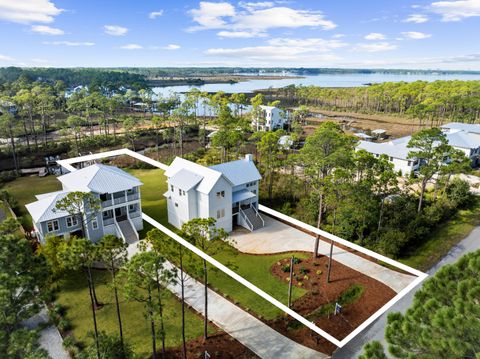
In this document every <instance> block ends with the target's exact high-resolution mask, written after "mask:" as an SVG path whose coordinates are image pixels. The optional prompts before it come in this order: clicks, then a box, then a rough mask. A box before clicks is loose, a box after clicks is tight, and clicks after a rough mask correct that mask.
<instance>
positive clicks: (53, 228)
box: [47, 219, 60, 232]
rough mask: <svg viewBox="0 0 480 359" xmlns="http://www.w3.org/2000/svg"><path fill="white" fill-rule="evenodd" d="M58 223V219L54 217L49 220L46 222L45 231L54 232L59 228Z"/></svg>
mask: <svg viewBox="0 0 480 359" xmlns="http://www.w3.org/2000/svg"><path fill="white" fill-rule="evenodd" d="M59 228H60V227H59V225H58V221H57V220H56V219H55V220H53V221H49V222H47V231H48V232H54V231H58V230H59Z"/></svg>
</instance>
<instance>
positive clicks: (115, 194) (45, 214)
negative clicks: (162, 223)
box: [26, 164, 143, 243]
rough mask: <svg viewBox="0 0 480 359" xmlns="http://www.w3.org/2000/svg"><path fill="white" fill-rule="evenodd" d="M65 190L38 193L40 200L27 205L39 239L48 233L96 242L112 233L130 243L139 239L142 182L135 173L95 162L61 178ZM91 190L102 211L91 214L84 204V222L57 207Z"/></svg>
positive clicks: (141, 225) (141, 227)
mask: <svg viewBox="0 0 480 359" xmlns="http://www.w3.org/2000/svg"><path fill="white" fill-rule="evenodd" d="M58 180H59V181H60V182H61V183H62V187H63V188H62V190H61V191H57V192H51V193H45V194H40V195H37V196H36V197H37V201H36V202H33V203H29V204H27V205H26V207H27V210H28V212H29V213H30V215H31V216H32V219H33V226H34V228H35V232H36V234H37V235H38V237H39V239H40V241H42V242H43V241H44V240H45V238H46V237H47V236H49V235H52V236H63V237H69V236H71V235H77V236H82V237H85V238H88V239H90V240H91V241H92V242H97V241H98V240H100V239H101V238H102V237H103V236H104V235H106V234H113V235H115V236H117V237H119V238H123V240H124V241H125V242H127V243H131V242H133V241H135V240H138V233H137V231H139V230H141V229H143V220H142V208H141V201H140V186H141V185H142V182H140V181H139V180H138V179H137V178H135V177H134V176H132V175H130V174H128V173H127V172H125V171H123V170H121V169H119V168H117V167H114V166H105V165H101V164H94V165H91V166H88V167H85V168H82V169H79V170H77V171H75V172H71V173H68V174H66V175H63V176H60V177H58ZM78 191H79V192H90V193H93V194H94V195H95V197H97V198H98V199H99V200H100V204H101V210H100V211H99V212H98V213H92V212H91V211H90V210H89V208H88V206H85V208H84V213H83V219H84V223H85V233H82V223H81V222H80V221H79V219H78V218H77V217H75V216H72V215H70V214H69V213H67V212H64V211H59V210H57V209H56V204H57V203H58V201H60V200H61V199H62V198H64V197H65V196H67V195H68V194H69V193H71V192H78Z"/></svg>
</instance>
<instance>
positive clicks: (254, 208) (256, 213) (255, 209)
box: [252, 206, 265, 227]
mask: <svg viewBox="0 0 480 359" xmlns="http://www.w3.org/2000/svg"><path fill="white" fill-rule="evenodd" d="M252 208H253V210H254V211H255V215H256V216H257V218H260V220H261V221H262V227H265V221H264V220H263V218H262V216H261V215H260V213H258V210H257V208H256V207H255V206H252Z"/></svg>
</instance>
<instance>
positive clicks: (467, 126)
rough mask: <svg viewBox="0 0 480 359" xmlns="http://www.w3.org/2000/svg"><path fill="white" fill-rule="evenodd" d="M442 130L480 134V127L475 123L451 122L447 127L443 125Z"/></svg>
mask: <svg viewBox="0 0 480 359" xmlns="http://www.w3.org/2000/svg"><path fill="white" fill-rule="evenodd" d="M442 128H446V129H449V130H457V131H464V132H471V133H480V125H477V124H473V123H462V122H450V123H447V124H445V125H442Z"/></svg>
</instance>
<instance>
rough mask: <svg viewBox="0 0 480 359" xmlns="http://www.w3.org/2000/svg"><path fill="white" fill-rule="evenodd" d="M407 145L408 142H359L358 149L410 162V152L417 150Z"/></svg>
mask: <svg viewBox="0 0 480 359" xmlns="http://www.w3.org/2000/svg"><path fill="white" fill-rule="evenodd" d="M407 144H408V141H403V142H398V143H395V142H393V141H389V142H383V143H375V142H369V141H359V144H358V146H357V148H359V149H363V150H365V151H367V152H370V153H374V154H378V155H387V156H389V157H394V158H398V159H401V160H409V158H408V153H409V152H410V151H414V150H415V149H413V148H408V147H407Z"/></svg>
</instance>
